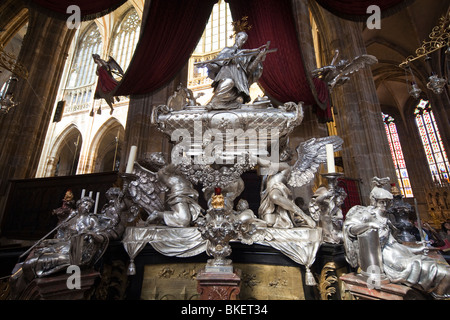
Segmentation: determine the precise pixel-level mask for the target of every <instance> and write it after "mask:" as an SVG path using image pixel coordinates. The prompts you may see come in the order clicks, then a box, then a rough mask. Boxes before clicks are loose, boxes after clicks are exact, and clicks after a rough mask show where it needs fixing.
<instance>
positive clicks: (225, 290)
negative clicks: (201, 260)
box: [197, 269, 241, 300]
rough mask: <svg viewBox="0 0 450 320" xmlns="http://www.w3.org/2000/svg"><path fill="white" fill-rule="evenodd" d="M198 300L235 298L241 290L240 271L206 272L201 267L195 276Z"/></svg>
mask: <svg viewBox="0 0 450 320" xmlns="http://www.w3.org/2000/svg"><path fill="white" fill-rule="evenodd" d="M197 291H198V293H199V294H200V298H199V300H237V299H238V297H239V293H240V291H241V271H240V270H239V269H235V270H234V272H220V273H219V272H207V271H206V269H203V270H202V271H200V272H199V274H198V276H197Z"/></svg>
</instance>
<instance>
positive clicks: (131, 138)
mask: <svg viewBox="0 0 450 320" xmlns="http://www.w3.org/2000/svg"><path fill="white" fill-rule="evenodd" d="M187 70H188V68H187V64H186V65H185V67H184V68H183V69H182V70H181V71H180V73H179V74H178V75H177V76H176V77H175V79H174V80H172V81H171V82H169V83H168V84H167V85H165V86H164V87H162V88H161V89H159V90H157V91H156V92H153V93H150V94H148V95H140V96H131V97H130V104H129V107H128V116H127V123H126V127H125V140H124V156H125V158H124V159H125V161H121V165H120V171H121V172H123V171H125V167H126V165H127V161H128V157H129V154H130V148H131V146H133V145H134V146H137V157H136V159H139V158H140V157H143V156H144V155H145V154H146V153H148V152H163V153H165V155H166V159H167V160H168V161H169V160H170V151H171V143H170V142H169V139H170V138H169V137H168V136H166V135H165V134H163V133H162V132H160V131H159V130H158V129H157V127H156V126H153V125H152V124H151V115H152V110H153V108H154V107H157V106H159V105H165V104H167V99H168V98H169V97H170V96H171V95H173V94H174V92H175V91H176V88H177V86H178V85H179V84H180V83H182V84H183V85H184V86H186V85H187Z"/></svg>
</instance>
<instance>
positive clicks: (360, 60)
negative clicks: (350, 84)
mask: <svg viewBox="0 0 450 320" xmlns="http://www.w3.org/2000/svg"><path fill="white" fill-rule="evenodd" d="M375 63H378V59H377V58H376V57H375V56H372V55H370V54H363V55H360V56H357V57H355V58H354V59H353V60H352V61H351V62H350V63H348V64H347V65H346V66H345V67H344V68H343V69H342V70H341V76H348V75H350V74H352V73H354V72H356V71H358V70H360V69H362V68H365V67H367V66H370V65H372V64H375Z"/></svg>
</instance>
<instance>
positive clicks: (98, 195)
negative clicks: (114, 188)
mask: <svg viewBox="0 0 450 320" xmlns="http://www.w3.org/2000/svg"><path fill="white" fill-rule="evenodd" d="M99 198H100V192H97V195H96V196H95V206H94V214H96V213H97V209H98V200H99Z"/></svg>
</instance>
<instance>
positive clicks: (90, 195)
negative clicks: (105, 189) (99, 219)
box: [89, 191, 93, 199]
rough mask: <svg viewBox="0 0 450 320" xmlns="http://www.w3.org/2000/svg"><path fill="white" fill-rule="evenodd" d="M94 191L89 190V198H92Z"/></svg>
mask: <svg viewBox="0 0 450 320" xmlns="http://www.w3.org/2000/svg"><path fill="white" fill-rule="evenodd" d="M92 193H93V192H92V191H89V198H91V199H92Z"/></svg>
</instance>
